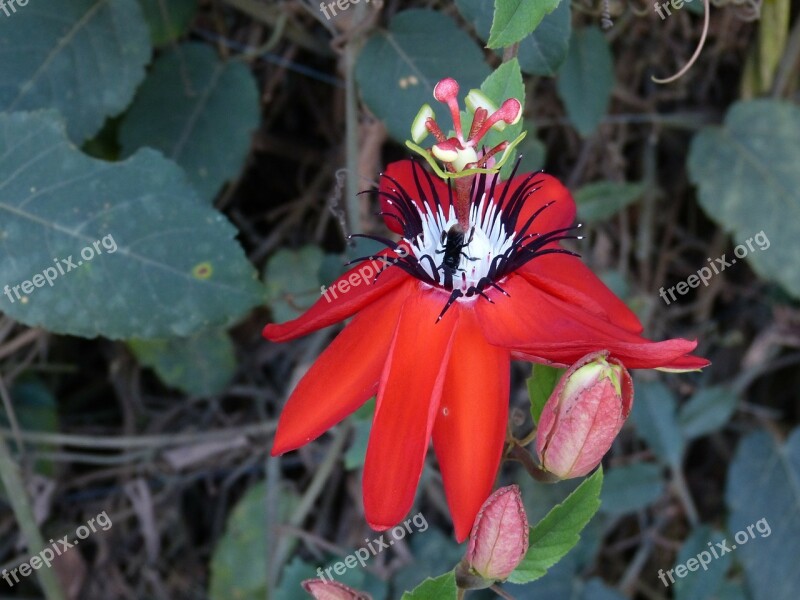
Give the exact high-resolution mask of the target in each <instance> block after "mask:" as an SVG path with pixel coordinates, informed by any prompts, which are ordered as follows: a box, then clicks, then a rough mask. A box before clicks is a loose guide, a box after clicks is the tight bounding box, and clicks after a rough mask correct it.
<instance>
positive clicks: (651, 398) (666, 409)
mask: <svg viewBox="0 0 800 600" xmlns="http://www.w3.org/2000/svg"><path fill="white" fill-rule="evenodd" d="M635 389H636V400H635V401H634V403H633V410H632V411H631V417H632V418H633V422H634V423H635V424H636V430H637V432H638V434H639V436H640V437H642V438H643V439H644V440H645V441H646V442H647V445H648V446H650V449H651V450H652V451H653V452H654V453H655V455H656V456H657V457H658V458H659V459H661V460H662V461H663V462H664V463H665V464H667V465H669V466H670V467H672V468H674V469H679V468H680V466H681V460H682V459H683V449H684V439H683V432H682V431H681V428H680V425H678V417H677V414H676V408H675V398H674V397H673V396H672V393H671V392H670V391H669V389H668V388H667V387H666V386H665V385H664V384H662V383H660V382H637V383H636V386H635Z"/></svg>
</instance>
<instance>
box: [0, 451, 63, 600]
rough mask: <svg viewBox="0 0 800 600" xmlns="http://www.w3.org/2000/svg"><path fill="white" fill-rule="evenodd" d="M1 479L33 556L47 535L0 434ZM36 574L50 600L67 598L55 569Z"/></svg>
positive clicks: (40, 548) (46, 596)
mask: <svg viewBox="0 0 800 600" xmlns="http://www.w3.org/2000/svg"><path fill="white" fill-rule="evenodd" d="M0 479H2V481H3V485H4V486H5V489H6V494H7V495H8V501H9V503H10V504H11V509H12V510H13V511H14V516H15V517H16V519H17V523H19V528H20V530H21V531H22V535H23V536H24V537H25V540H26V542H27V543H28V552H30V553H31V556H34V555H36V554H38V553H39V552H41V551H42V550H43V549H44V547H45V543H44V538H42V533H41V531H39V526H38V525H37V524H36V519H35V518H34V516H33V510H32V509H31V504H30V500H29V499H28V496H27V494H26V493H25V486H24V483H23V481H22V477H21V476H20V473H19V469H18V468H17V464H16V463H15V462H14V459H13V458H12V457H11V452H10V451H9V449H8V445H7V444H6V441H5V440H4V439H3V438H2V437H0ZM36 577H37V579H38V580H39V583H40V584H41V586H42V591H43V592H44V596H45V598H47V600H65V596H64V594H63V593H62V591H61V584H60V583H59V581H58V579H57V578H56V575H55V573H54V572H53V571H52V570H51V569H48V568H43V569H37V570H36Z"/></svg>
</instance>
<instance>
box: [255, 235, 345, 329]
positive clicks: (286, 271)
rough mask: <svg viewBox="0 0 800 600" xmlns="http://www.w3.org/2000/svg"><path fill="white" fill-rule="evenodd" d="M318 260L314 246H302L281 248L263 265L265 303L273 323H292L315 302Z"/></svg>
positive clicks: (319, 252) (319, 262)
mask: <svg viewBox="0 0 800 600" xmlns="http://www.w3.org/2000/svg"><path fill="white" fill-rule="evenodd" d="M322 256H323V255H322V250H320V249H319V248H318V247H317V246H304V247H303V248H300V249H299V250H288V249H286V248H282V249H280V250H278V251H277V252H276V253H275V254H273V255H272V256H271V257H270V259H269V261H267V268H266V271H265V273H264V279H265V281H266V284H267V303H268V304H269V306H270V308H271V309H272V315H273V320H274V321H275V322H277V323H283V322H284V321H289V320H290V319H294V318H295V317H297V316H299V315H300V313H302V312H304V311H305V310H306V309H308V308H309V307H310V306H311V305H312V304H314V302H316V301H317V300H319V298H320V286H321V284H320V279H319V271H320V266H321V265H322ZM329 297H330V296H329Z"/></svg>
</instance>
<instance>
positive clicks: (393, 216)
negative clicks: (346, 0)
mask: <svg viewBox="0 0 800 600" xmlns="http://www.w3.org/2000/svg"><path fill="white" fill-rule="evenodd" d="M451 82H452V83H451ZM457 91H458V89H457V85H455V82H453V80H443V82H440V84H439V85H438V86H437V90H435V91H434V95H435V96H436V98H437V99H438V100H441V101H444V102H446V103H447V104H448V105H449V106H450V108H451V112H453V113H454V122H456V121H457V120H456V118H455V114H457V106H455V104H454V102H453V100H452V97H454V96H455V94H456V93H457ZM437 94H438V95H437ZM440 96H441V98H440ZM515 102H516V101H515ZM509 106H510V108H509ZM425 108H426V110H427V111H430V109H429V107H425ZM504 111H505V112H504ZM520 112H521V107H520V105H519V103H518V102H517V103H516V105H513V103H511V104H508V103H504V105H503V107H501V109H500V111H497V112H495V113H490V112H489V110H487V109H485V108H483V107H479V108H478V109H477V110H476V111H475V117H476V121H475V122H473V126H472V130H471V135H470V136H469V137H468V138H466V139H465V138H464V136H462V132H461V127H460V123H458V122H456V134H457V135H456V137H455V138H450V139H446V138H444V135H443V134H442V133H441V131H440V130H439V129H438V126H436V125H435V122H433V119H431V118H430V117H425V119H426V120H425V122H424V126H425V127H426V128H427V129H428V130H429V131H431V132H432V133H434V135H435V136H436V137H437V140H438V144H437V146H440V148H439V150H441V146H442V145H446V146H452V147H453V149H454V152H453V157H449V158H452V159H453V160H446V161H445V162H449V163H450V166H449V167H448V168H449V170H450V171H451V172H453V171H455V170H456V169H455V168H454V167H452V164H454V163H455V162H457V161H459V160H461V157H466V158H465V159H464V160H461V162H463V163H465V164H466V168H474V167H478V168H479V169H480V168H483V171H482V172H480V173H479V174H477V175H471V176H469V177H468V178H467V177H462V178H461V179H455V180H454V179H449V180H448V182H445V181H444V180H443V179H442V178H440V177H439V176H437V175H434V174H431V173H430V172H429V171H428V170H427V169H426V168H424V167H423V166H421V165H420V164H419V163H418V162H416V161H408V160H406V161H400V162H396V163H392V164H390V165H389V166H388V168H387V170H386V172H385V173H383V174H382V176H381V180H380V186H379V188H378V189H377V190H375V193H376V194H377V196H378V197H379V199H380V202H381V208H382V213H381V214H383V216H384V220H385V223H386V225H387V227H388V228H389V229H390V230H391V231H393V232H395V233H397V234H399V235H400V236H401V239H400V240H399V241H397V242H395V241H393V240H391V239H388V238H383V237H377V236H364V237H370V238H372V239H375V240H378V241H380V242H382V243H383V244H385V245H386V249H385V250H383V251H382V252H381V253H379V254H378V255H376V256H370V257H366V258H364V259H361V260H362V261H366V262H365V263H364V264H361V265H359V266H357V267H354V268H352V269H351V270H349V271H348V272H346V273H345V274H344V275H342V276H341V277H340V278H339V279H338V280H337V281H336V282H334V283H333V284H332V285H331V286H330V288H329V289H328V291H327V292H325V295H324V296H323V297H322V298H320V299H319V300H318V301H317V302H316V303H315V304H314V305H313V306H312V307H311V308H310V309H309V310H308V311H306V312H305V313H304V314H303V315H302V316H300V317H299V318H297V319H294V320H292V321H289V322H287V323H283V324H270V325H267V326H266V328H265V329H264V336H265V337H266V338H267V339H269V340H271V341H273V342H285V341H288V340H292V339H294V338H297V337H300V336H303V335H306V334H308V333H311V332H313V331H316V330H319V329H322V328H324V327H327V326H329V325H333V324H335V323H338V322H340V321H343V320H345V319H347V318H349V317H353V319H352V320H351V321H350V322H349V323H348V324H347V325H346V326H345V327H344V329H343V330H342V331H341V333H339V335H338V336H337V337H336V338H335V339H334V340H333V342H332V343H331V344H330V345H329V346H328V348H327V349H326V350H325V351H324V352H323V353H322V354H321V355H320V356H319V358H318V359H317V361H316V362H315V363H314V364H313V365H312V366H311V368H310V369H309V370H308V372H307V373H306V375H305V376H304V377H303V378H302V379H301V380H300V382H299V383H298V385H297V387H296V388H295V389H294V391H293V392H292V394H291V396H290V398H289V400H288V401H287V403H286V406H285V408H284V410H283V413H282V414H281V417H280V420H279V423H278V429H277V432H276V435H275V441H274V445H273V448H272V454H273V455H279V454H283V453H285V452H288V451H290V450H294V449H296V448H298V447H299V446H302V445H304V444H306V443H308V442H309V441H311V440H313V439H315V438H317V437H318V436H320V435H321V434H322V433H324V432H325V431H326V430H327V429H329V428H330V427H332V426H334V425H335V424H337V423H338V422H340V421H341V420H342V419H344V418H345V417H346V416H348V415H349V414H351V413H352V412H354V411H355V410H356V409H358V408H359V407H360V406H361V405H362V404H364V402H366V401H367V400H368V399H369V398H371V397H372V396H376V395H377V403H376V408H375V416H374V419H373V424H372V430H371V432H370V438H369V444H368V447H367V456H366V461H365V464H364V473H363V495H364V511H365V515H366V519H367V522H368V523H369V524H370V526H371V527H373V528H374V529H377V530H384V529H388V528H390V527H392V526H395V525H397V524H398V523H400V522H401V521H402V519H403V518H404V516H405V515H406V514H407V513H408V511H409V509H410V508H411V506H412V504H413V501H414V494H415V491H416V488H417V484H418V482H419V478H420V475H421V473H422V468H423V465H424V462H425V456H426V453H427V451H428V446H429V444H430V441H431V439H433V447H434V450H435V452H436V457H437V459H438V462H439V467H440V469H441V473H442V479H443V481H444V488H445V493H446V496H447V501H448V504H449V506H450V511H451V513H452V516H453V522H454V526H455V534H456V538H457V539H458V540H459V541H463V540H464V539H466V537H467V536H468V535H469V532H470V529H471V527H472V525H473V522H474V520H475V516H476V514H477V513H478V510H479V509H480V507H481V505H482V504H483V502H484V501H485V500H486V499H487V498H488V497H489V495H490V493H491V491H492V488H493V485H494V482H495V478H496V476H497V471H498V468H499V465H500V460H501V455H502V451H503V444H504V441H505V437H506V428H507V421H508V398H509V377H510V361H511V359H512V358H513V359H520V360H526V361H532V362H540V363H548V364H556V365H560V366H567V365H571V364H572V363H574V362H576V361H577V360H578V359H580V358H581V357H583V356H585V355H587V354H589V353H590V352H596V351H601V350H606V351H608V353H609V355H610V356H611V357H613V358H615V359H617V360H619V361H620V362H622V363H623V364H624V365H625V366H626V367H627V368H629V369H649V368H662V369H667V370H675V371H688V370H695V369H700V368H702V367H704V366H706V365H708V364H709V363H708V361H707V360H705V359H703V358H699V357H695V356H690V355H689V353H690V352H691V351H692V350H693V349H694V348H695V346H696V342H694V341H688V340H684V339H672V340H667V341H663V342H652V341H650V340H647V339H645V338H643V337H642V336H641V335H640V334H641V332H642V325H641V323H640V322H639V320H638V319H637V317H636V315H634V314H633V312H631V311H630V310H629V309H628V307H627V306H626V305H625V304H624V303H623V302H622V301H621V300H620V299H619V298H617V297H616V296H615V295H614V293H613V292H611V290H609V289H608V288H607V287H606V286H605V285H604V284H603V283H602V282H601V281H600V280H599V279H598V278H597V277H596V276H595V275H594V274H593V273H592V272H591V271H590V270H589V269H588V268H587V267H586V266H585V265H584V264H583V263H582V262H581V260H580V258H579V257H578V256H577V255H576V254H575V253H573V252H571V251H569V250H567V249H565V248H563V247H562V246H561V241H562V240H564V239H568V238H575V237H577V236H575V235H574V233H575V230H576V227H574V226H573V222H574V220H575V203H574V202H573V200H572V197H571V196H570V193H569V191H568V190H567V189H566V188H565V187H564V186H563V185H562V184H561V183H560V182H559V181H558V180H557V179H555V178H553V177H551V176H549V175H545V174H542V173H532V174H524V175H519V176H515V174H516V170H517V169H516V168H515V169H514V172H513V173H512V176H511V178H510V179H509V180H508V181H500V179H499V177H498V175H497V174H496V173H494V174H492V173H491V172H487V170H488V169H487V167H489V166H490V164H489V163H488V158H489V157H488V156H487V154H488V153H487V154H484V155H483V156H482V157H481V158H479V157H478V154H477V153H476V154H474V156H473V153H472V150H471V149H472V148H475V147H477V137H478V136H476V135H474V134H475V132H476V131H479V130H480V129H481V127H480V122H483V123H484V124H485V123H486V122H491V123H493V122H496V121H497V120H498V116H497V115H498V114H500V117H499V118H503V119H505V120H506V122H513V121H514V120H515V119H518V118H519V113H520ZM506 113H508V114H506ZM512 113H513V114H512ZM421 114H423V113H422V112H421ZM426 114H427V113H426ZM476 122H477V123H478V125H477V126H476ZM507 146H508V144H504V145H502V146H501V147H499V148H495V149H494V151H492V152H496V151H497V150H502V149H504V148H506V147H507ZM437 152H438V151H434V152H433V154H436V153H437ZM438 153H440V154H441V152H438ZM447 158H448V157H447V156H445V159H447ZM518 165H519V162H517V166H518ZM457 168H458V169H463V168H464V167H463V166H461V165H459V166H458V167H457ZM454 181H455V183H453V182H454ZM459 207H461V208H459Z"/></svg>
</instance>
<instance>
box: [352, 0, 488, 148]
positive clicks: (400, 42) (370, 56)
mask: <svg viewBox="0 0 800 600" xmlns="http://www.w3.org/2000/svg"><path fill="white" fill-rule="evenodd" d="M487 75H489V67H488V66H487V65H486V63H485V62H484V60H483V54H482V53H481V50H480V48H478V46H476V45H475V43H474V42H473V41H472V38H470V37H469V35H467V34H466V33H465V32H464V31H462V30H461V29H459V28H458V27H457V26H456V24H455V23H454V22H453V20H452V19H450V18H449V17H446V16H445V15H443V14H441V13H440V12H437V11H433V10H422V9H414V10H407V11H403V12H401V13H398V14H397V15H396V16H395V17H394V18H393V19H392V20H391V22H390V23H389V31H381V32H378V33H376V34H375V35H373V36H372V37H370V39H369V40H367V43H366V44H365V45H364V48H363V49H362V51H361V53H360V54H359V56H358V62H357V64H356V80H357V81H358V85H359V88H360V89H361V95H362V97H363V99H364V102H366V104H367V106H369V108H370V110H372V112H374V113H375V114H376V115H377V116H378V118H380V119H382V120H383V121H384V122H385V123H386V126H387V128H388V129H389V133H390V134H391V135H392V137H394V138H395V139H396V140H398V141H401V142H402V141H405V140H407V139H410V138H411V133H410V130H411V123H412V121H413V120H414V117H415V116H416V114H417V111H419V109H420V107H421V106H422V105H423V104H425V103H428V104H431V105H432V106H434V105H437V106H436V110H437V120H439V122H440V124H442V126H443V127H444V124H445V123H447V122H448V120H447V119H445V118H443V117H444V114H445V111H443V110H442V108H443V107H442V105H439V104H438V103H436V102H435V100H434V99H433V87H434V86H435V85H436V83H437V82H438V81H439V80H440V79H443V78H445V77H453V78H454V79H456V81H458V83H459V85H461V88H462V90H463V91H464V92H466V90H469V89H470V88H477V87H479V86H480V84H481V82H482V81H483V80H484V79H485V78H486V76H487Z"/></svg>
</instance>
